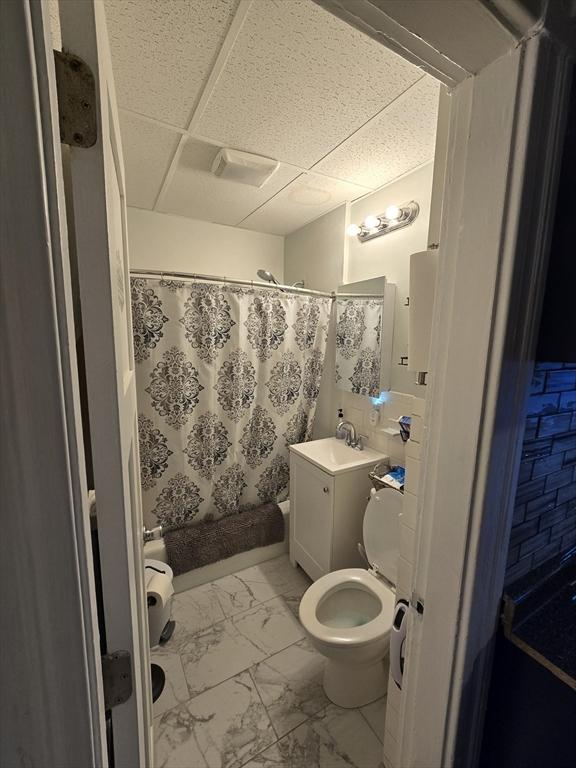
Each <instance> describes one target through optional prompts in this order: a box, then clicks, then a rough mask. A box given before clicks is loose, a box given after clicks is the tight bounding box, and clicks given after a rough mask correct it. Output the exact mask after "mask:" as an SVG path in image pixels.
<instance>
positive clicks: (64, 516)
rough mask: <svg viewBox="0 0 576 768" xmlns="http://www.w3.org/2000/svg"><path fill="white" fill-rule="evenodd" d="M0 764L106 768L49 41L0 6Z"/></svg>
mask: <svg viewBox="0 0 576 768" xmlns="http://www.w3.org/2000/svg"><path fill="white" fill-rule="evenodd" d="M0 14H1V17H2V23H1V24H0V36H1V39H2V67H0V81H1V83H2V102H3V106H2V115H3V117H2V136H1V151H2V166H3V172H2V185H3V188H2V196H1V201H0V203H1V205H0V208H1V214H0V222H1V239H2V248H1V250H0V266H1V272H2V279H1V281H0V290H1V307H0V313H1V317H2V343H1V344H0V403H1V408H2V430H1V445H2V461H1V462H0V475H1V481H0V487H1V488H2V503H3V511H4V514H3V516H2V520H3V522H2V527H3V530H2V536H0V571H1V574H2V578H1V581H2V585H3V588H2V594H1V597H0V601H1V615H2V618H3V621H4V629H3V637H2V653H1V654H0V667H1V670H0V679H1V680H2V696H1V697H0V699H1V702H0V734H1V735H0V763H1V764H2V765H7V766H12V765H21V764H26V765H58V766H62V768H73V767H74V766H77V765H83V766H103V767H104V768H105V767H106V766H107V765H108V757H107V745H106V727H105V720H104V695H103V684H102V671H101V660H100V635H99V628H98V618H97V608H96V590H95V582H94V571H93V560H92V542H91V531H90V518H89V509H88V496H87V483H86V472H85V463H84V442H83V435H82V421H81V410H80V396H79V387H78V373H77V371H78V369H77V360H76V338H75V329H74V320H73V317H74V312H73V303H72V289H71V274H70V263H69V257H68V239H67V227H66V210H65V204H64V187H63V179H62V155H61V145H60V137H59V135H58V134H57V133H56V135H55V134H54V132H53V128H54V127H56V130H57V126H58V116H57V105H56V104H55V103H54V102H53V101H51V99H50V91H51V92H52V93H55V90H56V88H55V76H54V59H53V53H52V42H51V36H50V32H49V28H48V25H47V23H46V18H45V16H46V15H47V8H46V7H43V6H41V4H40V3H39V2H36V0H14V1H13V2H3V3H0Z"/></svg>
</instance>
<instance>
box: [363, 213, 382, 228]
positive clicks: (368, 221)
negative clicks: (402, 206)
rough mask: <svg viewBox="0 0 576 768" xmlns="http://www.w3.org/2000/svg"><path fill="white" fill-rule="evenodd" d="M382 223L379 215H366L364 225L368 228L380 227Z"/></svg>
mask: <svg viewBox="0 0 576 768" xmlns="http://www.w3.org/2000/svg"><path fill="white" fill-rule="evenodd" d="M379 225H380V219H379V218H378V216H366V218H365V219H364V226H365V227H366V229H378V227H379Z"/></svg>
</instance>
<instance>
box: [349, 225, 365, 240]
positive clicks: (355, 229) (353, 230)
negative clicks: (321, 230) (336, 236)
mask: <svg viewBox="0 0 576 768" xmlns="http://www.w3.org/2000/svg"><path fill="white" fill-rule="evenodd" d="M360 232H362V228H361V227H359V226H358V224H349V225H348V226H347V227H346V234H348V235H350V237H355V236H356V235H359V234H360Z"/></svg>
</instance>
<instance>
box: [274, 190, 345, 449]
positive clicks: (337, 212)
mask: <svg viewBox="0 0 576 768" xmlns="http://www.w3.org/2000/svg"><path fill="white" fill-rule="evenodd" d="M345 230H346V205H345V204H344V205H341V206H339V207H338V208H335V209H334V210H333V211H330V212H329V213H326V214H325V215H324V216H321V217H320V218H319V219H316V220H315V221H312V222H310V224H307V225H306V226H305V227H302V228H301V229H297V230H296V231H295V232H292V233H291V234H290V235H288V236H287V237H286V241H285V246H284V278H285V280H286V282H287V283H294V282H296V280H304V281H305V283H306V287H307V288H312V289H314V290H316V291H335V290H336V288H337V287H338V286H339V285H340V284H341V283H342V272H343V269H344V251H345V247H346V240H345ZM335 365H336V346H335V341H334V313H333V315H332V318H331V320H330V333H329V335H328V346H327V349H326V358H325V361H324V371H323V373H322V382H321V385H320V394H319V396H318V402H317V404H316V417H315V420H314V435H313V437H314V438H321V437H326V436H327V435H329V434H331V433H332V432H333V430H334V426H335V420H336V411H335V410H334V397H333V395H334V393H333V389H334V386H333V382H334V375H335Z"/></svg>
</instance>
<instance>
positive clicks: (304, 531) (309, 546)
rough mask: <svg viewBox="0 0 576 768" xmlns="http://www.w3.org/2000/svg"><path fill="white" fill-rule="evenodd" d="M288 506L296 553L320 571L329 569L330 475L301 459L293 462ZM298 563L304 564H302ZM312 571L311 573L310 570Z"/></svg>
mask: <svg viewBox="0 0 576 768" xmlns="http://www.w3.org/2000/svg"><path fill="white" fill-rule="evenodd" d="M293 472H294V483H293V485H292V488H293V498H292V499H291V500H290V501H291V507H292V509H293V513H294V542H295V544H296V553H297V559H298V551H299V550H303V551H304V553H305V555H307V556H308V557H309V558H311V559H312V560H313V561H314V564H315V565H316V567H317V568H318V569H319V570H320V571H321V572H322V573H328V572H329V571H330V555H331V551H332V524H333V516H332V510H333V495H334V478H333V477H332V476H331V475H329V474H327V473H326V472H323V471H322V470H321V469H318V467H315V466H314V465H313V464H310V463H309V462H307V461H305V460H300V459H296V460H295V461H294V463H293ZM302 565H303V566H304V567H305V570H308V569H307V568H306V564H305V563H304V562H303V563H302ZM311 575H312V574H311Z"/></svg>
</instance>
